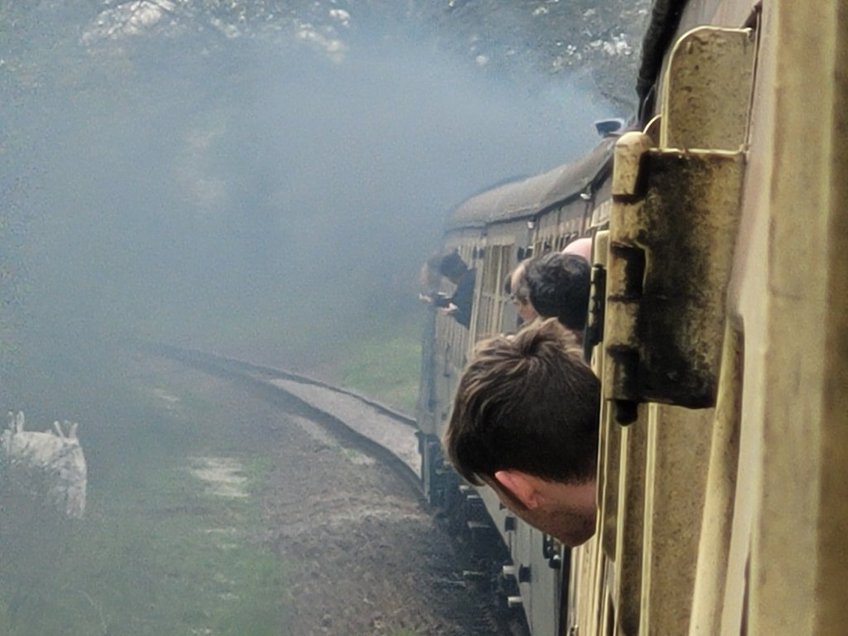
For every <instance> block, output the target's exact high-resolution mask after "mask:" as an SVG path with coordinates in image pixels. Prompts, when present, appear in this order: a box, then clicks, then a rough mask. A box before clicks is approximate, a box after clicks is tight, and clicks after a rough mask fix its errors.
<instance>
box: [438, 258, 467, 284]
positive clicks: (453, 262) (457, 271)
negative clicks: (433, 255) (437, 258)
mask: <svg viewBox="0 0 848 636" xmlns="http://www.w3.org/2000/svg"><path fill="white" fill-rule="evenodd" d="M467 271H468V265H466V264H465V261H464V260H462V257H461V256H460V255H459V252H457V251H456V250H454V251H453V252H449V253H448V254H446V255H445V256H443V257H442V260H441V262H440V263H439V273H440V274H441V275H442V276H444V277H445V278H447V279H448V280H449V281H451V282H452V283H454V284H456V283H457V282H459V279H460V278H462V275H463V274H464V273H465V272H467Z"/></svg>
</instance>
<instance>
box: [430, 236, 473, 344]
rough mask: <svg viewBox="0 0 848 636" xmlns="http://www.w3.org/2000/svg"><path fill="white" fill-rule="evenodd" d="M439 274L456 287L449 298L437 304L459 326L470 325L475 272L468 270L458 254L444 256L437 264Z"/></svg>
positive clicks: (452, 253)
mask: <svg viewBox="0 0 848 636" xmlns="http://www.w3.org/2000/svg"><path fill="white" fill-rule="evenodd" d="M439 273H440V274H441V275H442V276H444V277H445V278H447V279H448V280H449V281H450V282H452V283H453V284H454V285H456V289H455V290H454V292H453V295H452V296H451V297H450V298H446V299H444V300H442V301H440V302H437V304H438V305H439V306H441V307H443V309H442V311H444V313H446V314H448V315H450V316H453V319H454V320H456V321H457V322H458V323H459V324H461V325H462V326H464V327H466V328H467V327H469V326H470V325H471V305H472V303H473V302H474V281H475V279H476V275H477V271H476V270H475V269H473V268H469V267H468V265H466V263H465V261H464V260H462V257H461V256H460V255H459V252H457V251H456V250H454V251H453V252H450V253H448V254H447V255H445V256H444V257H443V258H442V260H441V262H440V263H439Z"/></svg>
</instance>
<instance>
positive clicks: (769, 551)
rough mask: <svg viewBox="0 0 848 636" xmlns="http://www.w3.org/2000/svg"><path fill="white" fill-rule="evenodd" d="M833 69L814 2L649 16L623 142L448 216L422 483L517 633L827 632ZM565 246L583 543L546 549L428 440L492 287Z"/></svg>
mask: <svg viewBox="0 0 848 636" xmlns="http://www.w3.org/2000/svg"><path fill="white" fill-rule="evenodd" d="M846 62H848V5H846V4H845V3H844V2H840V1H838V0H821V1H818V2H814V3H810V2H794V1H791V0H773V1H770V0H765V1H764V2H761V3H759V2H752V1H751V0H748V1H743V0H689V1H688V2H687V1H684V0H657V1H656V2H655V3H654V6H653V14H652V21H651V24H650V26H649V29H648V32H647V35H646V39H645V43H644V46H643V64H642V68H641V71H640V76H639V78H638V81H637V82H636V83H637V86H638V93H639V97H640V100H641V108H640V113H639V117H638V120H637V122H636V125H635V126H634V127H633V128H634V130H632V131H630V132H627V133H626V134H623V135H621V136H620V137H619V138H617V139H613V140H605V141H604V142H603V143H602V144H601V145H600V146H598V148H596V149H595V150H594V151H593V152H592V153H590V154H589V155H588V156H587V157H585V158H584V159H582V160H581V161H578V162H575V163H574V164H570V165H568V166H563V167H560V168H557V169H555V170H553V171H551V172H548V173H546V174H544V175H539V176H537V177H533V178H530V179H526V180H522V181H517V182H513V183H509V184H506V185H502V186H500V187H499V188H495V189H493V190H491V191H489V192H485V193H483V194H480V195H478V196H477V197H473V198H472V199H470V200H469V201H467V202H466V203H465V204H463V205H462V206H460V207H459V208H458V209H457V210H456V211H455V213H454V214H453V215H452V217H451V219H450V222H449V224H448V227H447V228H446V233H445V247H447V248H458V249H459V250H460V252H461V253H462V255H463V257H464V258H466V260H467V261H468V262H470V263H472V264H473V266H474V267H475V268H476V269H477V288H476V293H475V302H474V307H475V310H474V312H473V316H472V324H471V328H470V329H468V330H466V329H464V328H462V327H460V326H459V325H456V324H455V323H454V322H453V321H452V320H451V319H450V318H449V317H445V316H435V315H434V321H435V324H434V330H433V332H432V333H433V336H434V337H433V341H432V342H431V343H430V344H431V345H432V346H430V347H429V348H428V349H427V350H428V351H429V354H430V356H431V357H430V360H429V362H428V363H427V364H425V368H426V370H427V372H426V373H424V374H423V375H422V395H424V394H425V393H426V395H427V396H428V399H427V400H422V408H421V409H419V410H420V413H419V422H420V423H421V428H422V432H423V436H422V452H423V455H424V462H423V465H424V475H423V476H424V481H425V487H426V488H427V492H428V493H429V495H430V497H431V500H433V501H434V502H435V503H438V504H440V505H445V506H454V507H456V504H457V502H459V504H461V505H460V506H459V508H461V509H463V510H478V511H479V509H480V508H481V506H484V507H485V510H486V511H487V513H488V516H489V517H490V518H491V520H492V522H493V524H494V527H495V528H496V529H497V530H498V533H499V535H500V536H501V538H502V540H503V542H504V544H505V545H506V546H507V547H508V549H509V551H510V555H511V562H510V563H508V564H506V565H507V566H508V567H507V568H506V570H505V571H504V572H505V574H506V575H507V576H508V577H509V578H510V579H511V580H512V581H513V582H514V588H513V589H514V590H515V591H516V592H515V595H514V597H513V598H512V603H513V604H521V605H522V606H523V609H524V611H525V613H526V615H527V618H528V623H529V625H530V628H531V631H532V632H533V633H534V634H580V635H585V634H605V635H607V634H608V635H616V634H622V635H624V634H628V635H631V634H643V635H648V634H660V635H666V634H687V633H688V634H690V635H693V636H694V635H700V634H703V635H712V634H778V633H800V634H838V633H843V632H844V629H845V627H844V626H845V625H846V624H848V616H846V614H848V603H846V602H845V592H844V588H843V586H842V585H841V582H842V579H843V577H844V576H845V575H846V574H848V539H846V536H848V532H847V531H848V506H846V504H845V501H846V495H848V479H846V478H845V460H846V457H847V456H848V415H846V413H848V408H846V407H848V394H846V388H848V362H846V359H848V324H846V323H848V318H846V316H848V312H846V307H845V304H846V303H848V259H846V258H845V254H846V253H848V249H846V248H848V212H846V207H847V206H848V196H846V195H848V185H846V179H845V175H846V174H848V164H847V163H846V158H847V157H846V155H848V153H846V151H845V150H844V149H843V144H841V143H840V142H841V137H842V135H841V134H840V133H843V132H844V131H846V130H848V114H846V107H848V100H846V97H848V71H846V70H845V69H846V68H848V65H846ZM583 235H590V236H592V237H593V238H594V245H593V265H594V268H593V293H594V295H595V297H596V298H598V299H599V303H598V304H597V305H596V306H595V311H594V312H593V313H592V314H591V316H590V325H589V327H590V329H589V330H588V333H589V334H590V336H591V338H592V340H591V342H590V345H591V347H590V350H589V354H590V357H591V361H592V364H593V367H594V368H595V370H596V372H597V374H598V375H599V377H601V380H602V386H603V398H604V400H603V406H602V412H601V414H600V454H599V473H598V484H599V489H598V523H597V531H596V533H595V536H594V537H593V539H591V540H590V541H589V542H588V543H587V544H585V545H584V546H582V547H580V548H578V549H575V550H573V551H572V552H571V554H570V555H569V554H567V553H566V552H564V551H563V550H562V549H561V548H560V547H559V546H558V545H557V544H556V543H555V542H553V541H552V540H551V539H550V538H549V537H546V536H545V535H543V534H541V533H539V532H538V531H536V530H533V529H531V528H529V527H527V526H526V525H524V524H523V523H522V522H521V521H520V520H518V519H515V518H514V517H512V516H511V515H510V514H509V513H508V512H507V511H505V510H503V509H502V508H501V507H500V505H499V504H498V501H497V499H496V498H495V497H494V496H493V494H492V493H490V492H487V491H486V489H482V490H481V491H480V492H476V491H474V490H471V489H469V488H467V487H464V485H463V484H461V483H460V481H459V480H458V478H457V477H456V476H455V475H453V474H452V473H451V471H450V469H449V467H447V466H445V465H444V462H443V460H442V457H441V455H440V446H439V443H438V439H439V437H440V435H441V433H442V431H443V427H444V424H445V422H446V420H447V418H448V416H449V409H450V403H451V398H452V393H453V390H454V389H455V386H456V381H457V378H458V375H459V373H460V372H461V370H462V367H463V365H464V363H465V360H466V358H467V356H468V354H469V351H470V347H471V346H473V343H474V342H475V340H476V339H478V338H479V337H482V336H483V335H485V334H486V333H492V332H496V331H509V330H512V329H514V327H515V324H516V322H515V321H516V316H515V314H514V311H513V309H512V308H511V307H510V305H509V303H508V302H507V299H506V298H505V297H504V294H503V290H502V285H501V283H502V281H503V277H504V276H505V275H506V273H507V272H508V271H509V270H510V269H511V268H512V267H513V266H514V265H515V264H516V263H517V262H518V260H520V258H522V257H523V256H526V255H528V254H541V253H544V252H546V251H549V250H554V249H561V248H562V247H563V246H564V245H565V244H566V243H568V242H569V241H571V240H573V239H574V238H575V237H577V236H583ZM469 502H470V503H469ZM475 514H476V513H475ZM469 523H473V524H476V523H478V521H477V520H476V517H475V518H474V519H470V518H469ZM473 527H477V526H476V525H474V526H473Z"/></svg>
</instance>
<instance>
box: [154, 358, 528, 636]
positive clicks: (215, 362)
mask: <svg viewBox="0 0 848 636" xmlns="http://www.w3.org/2000/svg"><path fill="white" fill-rule="evenodd" d="M141 348H142V349H144V350H145V351H146V352H148V353H152V354H155V355H158V356H162V357H165V358H168V359H170V360H173V361H176V362H178V363H181V364H184V365H187V366H190V367H192V368H195V369H198V370H201V371H203V372H204V373H208V374H210V375H213V376H215V377H219V378H222V379H224V380H227V381H230V382H233V383H235V384H236V385H239V386H242V387H244V388H245V389H246V390H248V391H250V392H251V393H253V394H254V395H256V396H258V397H260V398H261V399H263V400H265V401H267V402H269V403H271V404H273V405H275V406H278V407H280V408H281V409H283V410H285V411H286V412H288V413H292V414H295V415H298V416H301V417H304V418H307V419H309V420H311V421H313V422H316V423H318V424H320V425H321V426H323V427H324V428H325V429H326V430H327V431H328V432H329V433H330V434H332V435H334V436H336V437H337V438H338V439H340V440H343V441H345V442H347V443H348V444H350V445H352V446H354V447H356V448H357V449H359V450H361V451H362V452H364V453H366V454H368V455H370V456H371V457H373V458H374V459H375V460H377V461H379V462H381V463H382V464H383V465H385V466H386V467H388V468H389V469H390V470H391V471H392V473H393V474H395V475H396V476H397V477H398V478H399V479H400V480H402V481H403V483H405V484H406V485H407V486H408V487H409V489H410V491H411V492H412V493H413V494H414V496H415V497H417V498H418V499H419V501H420V502H421V504H422V505H425V506H426V501H425V499H424V497H423V492H422V488H421V481H420V477H419V470H420V469H419V462H420V454H419V451H418V443H419V442H418V435H417V429H416V427H415V421H414V420H413V419H411V418H410V417H408V416H406V415H404V414H402V413H399V412H397V411H395V410H393V409H391V408H389V407H387V406H385V405H383V404H380V403H379V402H376V401H374V400H372V399H369V398H367V397H365V396H362V395H359V394H357V393H355V392H352V391H349V390H347V389H343V388H339V387H335V386H333V385H330V384H328V383H326V382H323V381H320V380H316V379H314V378H311V377H308V376H304V375H301V374H297V373H293V372H291V371H287V370H282V369H276V368H272V367H266V366H262V365H257V364H253V363H250V362H246V361H243V360H238V359H234V358H229V357H226V356H221V355H217V354H212V353H207V352H203V351H198V350H192V349H183V348H179V347H174V346H170V345H164V344H149V343H145V344H143V345H142V346H141ZM434 512H435V511H434ZM453 527H454V530H457V526H456V525H455V524H454V526H453ZM451 534H452V536H454V539H455V540H456V541H457V542H458V543H460V544H463V543H464V541H465V540H466V539H467V537H463V536H462V535H461V533H460V534H459V535H458V534H456V533H451ZM491 536H495V533H492V535H491ZM491 549H502V546H500V545H497V546H492V548H491ZM459 554H462V555H463V556H464V557H465V558H466V560H467V562H466V563H463V564H462V566H461V567H463V568H468V573H469V576H468V578H467V580H466V583H465V587H466V588H467V589H468V591H469V592H471V591H472V590H473V591H475V592H477V593H478V594H479V595H480V598H488V599H490V602H482V603H481V605H480V607H479V611H478V612H477V614H476V615H475V616H474V617H473V620H472V622H473V628H472V630H471V631H470V632H469V634H470V635H471V636H483V635H489V636H492V635H503V636H507V635H509V636H524V635H526V634H527V633H528V631H527V627H526V623H525V622H524V619H523V614H521V613H520V612H515V611H512V610H508V609H507V608H506V604H505V602H502V601H504V599H500V598H498V595H501V596H503V594H502V589H501V585H500V582H499V581H498V580H496V579H495V580H493V578H492V577H491V576H488V575H483V574H482V573H481V572H478V571H477V570H479V569H480V568H477V567H476V565H477V563H476V562H475V559H476V558H479V557H478V555H477V554H476V549H475V546H473V545H460V546H459ZM487 589H488V590H489V593H487V592H486V590H487ZM447 593H453V592H447Z"/></svg>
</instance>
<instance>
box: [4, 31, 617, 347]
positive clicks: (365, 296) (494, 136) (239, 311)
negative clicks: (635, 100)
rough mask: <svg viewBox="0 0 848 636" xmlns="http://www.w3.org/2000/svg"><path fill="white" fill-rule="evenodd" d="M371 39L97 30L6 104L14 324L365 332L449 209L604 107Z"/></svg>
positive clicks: (112, 332)
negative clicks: (332, 48)
mask: <svg viewBox="0 0 848 636" xmlns="http://www.w3.org/2000/svg"><path fill="white" fill-rule="evenodd" d="M374 42H378V43H377V44H373V43H372V44H367V43H366V42H364V41H362V40H360V41H359V42H358V44H355V45H354V46H352V47H351V48H350V50H348V51H347V52H346V53H345V55H344V56H342V57H340V56H338V55H334V56H328V55H326V54H324V53H319V52H316V51H315V50H314V49H311V48H309V47H304V46H279V45H272V44H270V43H268V42H262V41H261V40H259V39H251V40H248V39H234V40H232V41H230V42H227V43H225V44H224V45H221V46H217V47H215V48H210V47H206V46H203V45H202V43H198V41H196V40H191V39H190V38H186V39H185V40H179V39H168V40H163V41H162V42H150V41H147V42H143V43H135V44H132V43H125V44H123V45H118V44H112V45H107V46H104V47H101V48H100V49H94V50H92V51H90V52H89V53H87V55H86V57H84V60H86V61H87V62H86V64H84V65H82V66H80V67H78V68H77V71H76V75H75V76H72V77H64V78H62V79H61V80H57V81H55V83H53V84H50V85H46V86H44V87H42V88H41V89H39V91H38V92H37V94H35V95H32V96H31V97H28V98H27V99H25V100H21V101H18V102H16V103H13V104H11V105H7V107H6V110H7V113H6V116H7V119H8V120H9V121H10V122H11V123H12V125H13V126H14V129H15V131H16V132H15V134H14V137H15V139H14V141H15V143H14V144H13V147H14V148H17V149H19V150H20V151H21V153H22V155H21V161H19V162H17V164H16V165H17V166H18V170H19V174H17V175H15V178H17V179H19V180H22V181H23V182H25V183H26V184H27V187H26V196H25V198H24V199H23V201H22V205H23V206H24V207H25V209H26V215H27V217H28V218H29V222H28V230H27V239H28V240H27V247H26V261H27V263H28V265H27V268H28V282H29V287H28V293H27V296H28V298H27V306H28V307H29V317H30V320H29V323H30V326H31V327H38V328H39V329H40V330H41V331H42V332H43V333H49V334H53V335H55V336H57V338H58V339H59V340H63V341H74V342H77V341H83V340H88V339H92V338H94V339H102V338H104V337H120V336H123V335H130V334H131V335H139V336H142V337H150V338H155V339H161V340H166V341H170V342H176V343H181V344H189V345H195V346H201V347H209V348H215V347H218V348H226V346H227V343H233V344H234V345H245V346H253V347H255V348H257V349H259V348H263V349H264V350H265V351H267V347H271V348H272V349H275V350H279V351H285V350H286V349H288V348H299V349H303V348H304V347H307V346H308V344H309V342H310V341H312V340H313V339H317V340H318V341H321V342H323V343H324V344H326V342H327V341H330V342H331V341H332V340H333V339H335V338H340V337H341V335H339V334H343V333H351V332H352V333H361V332H367V331H368V330H369V329H371V328H373V325H375V324H376V325H378V324H380V323H381V322H382V323H384V322H385V320H386V319H392V318H394V317H397V318H398V319H401V318H402V317H403V316H404V315H406V314H408V313H410V312H412V311H415V310H416V308H415V307H414V306H413V303H414V300H412V299H413V296H414V293H415V289H414V280H415V272H416V271H417V268H418V266H419V264H420V263H421V262H422V260H423V259H424V258H425V257H426V256H427V254H428V253H429V251H430V250H431V249H432V248H433V247H434V245H435V244H436V241H437V239H438V235H439V232H440V228H441V224H442V221H443V219H444V215H445V214H446V212H447V211H448V210H449V209H450V208H451V207H452V206H454V205H455V204H457V203H459V202H460V201H461V200H462V199H464V198H465V197H467V196H469V195H470V194H472V193H474V192H476V191H479V190H481V189H483V188H485V187H486V186H487V185H489V184H491V183H494V182H496V181H500V180H502V179H504V178H506V177H511V176H517V175H529V174H533V173H536V172H539V171H542V170H545V169H548V168H550V167H552V166H554V165H556V164H559V163H562V162H564V161H567V160H569V159H571V158H574V157H576V156H577V155H579V154H580V153H581V152H583V151H585V150H586V149H587V148H588V147H589V146H590V145H591V144H592V143H593V140H594V139H593V132H592V130H591V120H592V119H593V118H594V117H596V116H601V115H607V114H609V113H608V112H606V111H605V107H604V106H603V105H602V104H599V103H597V102H594V101H593V100H592V99H591V98H590V96H589V95H588V94H587V93H586V92H583V91H581V90H580V89H578V88H577V87H566V86H562V87H559V88H557V89H556V90H553V89H552V90H550V91H549V92H547V93H544V94H541V93H539V92H538V91H537V92H534V93H533V94H530V93H522V91H521V90H520V89H519V88H518V87H516V86H515V85H514V84H507V83H501V84H499V83H498V82H497V81H496V80H495V78H494V77H492V76H491V75H489V76H486V77H483V76H482V75H481V74H475V73H473V69H468V68H464V67H461V66H460V65H459V64H456V63H455V62H454V61H453V60H452V59H450V58H448V57H446V56H443V55H439V54H438V53H435V52H434V51H433V50H432V49H430V48H428V47H426V46H425V45H423V44H421V43H412V42H399V41H397V40H395V41H393V42H391V43H389V42H387V41H385V40H380V39H379V38H376V37H375V38H374ZM24 151H25V152H24ZM375 318H377V319H375Z"/></svg>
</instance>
